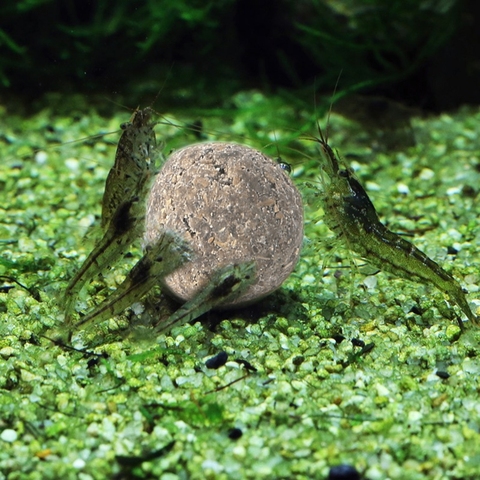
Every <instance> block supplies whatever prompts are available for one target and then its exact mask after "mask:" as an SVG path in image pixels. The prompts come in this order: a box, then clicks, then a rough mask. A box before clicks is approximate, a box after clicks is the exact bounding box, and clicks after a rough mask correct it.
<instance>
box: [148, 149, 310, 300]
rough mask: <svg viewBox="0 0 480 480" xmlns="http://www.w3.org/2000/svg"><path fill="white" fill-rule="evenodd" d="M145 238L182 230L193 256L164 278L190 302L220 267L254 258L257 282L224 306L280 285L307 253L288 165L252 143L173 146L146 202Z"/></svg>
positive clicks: (179, 296) (173, 291)
mask: <svg viewBox="0 0 480 480" xmlns="http://www.w3.org/2000/svg"><path fill="white" fill-rule="evenodd" d="M145 223H146V232H145V243H146V244H148V243H151V242H152V241H154V240H155V239H156V238H158V236H159V235H160V233H161V232H162V231H163V230H164V229H165V228H168V229H171V230H174V231H175V232H177V233H179V234H180V235H181V236H183V237H184V238H185V239H186V240H187V241H188V242H189V243H190V245H191V247H192V249H193V251H194V252H195V258H194V260H193V261H191V262H189V263H187V264H185V265H183V266H182V267H180V268H179V269H178V270H176V271H175V272H173V273H172V274H170V275H169V276H168V277H166V278H165V280H164V282H163V283H164V286H165V287H166V288H167V290H168V291H169V292H170V293H171V294H173V296H175V297H176V298H177V299H179V300H182V301H186V300H189V299H191V298H192V297H194V296H195V294H196V293H197V292H198V291H199V290H201V288H202V287H203V286H205V285H206V283H207V282H208V280H209V278H211V276H212V274H213V272H215V271H216V270H218V269H219V268H221V267H223V266H225V265H227V264H231V263H240V262H244V261H248V260H252V259H254V260H255V261H256V266H257V273H256V280H255V282H254V283H253V284H252V285H250V287H249V288H248V290H246V291H245V292H244V293H243V294H242V295H241V296H240V297H238V298H237V299H235V300H234V301H232V302H231V303H228V304H225V305H222V308H228V307H235V306H241V305H246V304H249V303H252V302H254V301H256V300H258V299H259V298H261V297H264V296H265V295H268V294H269V293H271V292H273V291H274V290H275V289H277V288H278V287H279V286H280V285H281V284H282V283H283V281H284V280H285V279H286V278H287V277H288V276H289V275H290V273H291V272H292V270H293V269H294V268H295V265H296V263H297V261H298V258H299V256H300V250H301V245H302V239H303V203H302V198H301V196H300V193H299V192H298V190H297V188H296V187H295V186H294V184H293V182H292V181H291V179H290V178H289V177H288V175H287V174H286V173H285V171H284V170H282V168H281V167H280V166H279V165H278V164H277V163H275V162H274V161H272V160H271V159H270V158H268V157H266V156H265V155H263V154H262V153H261V152H259V151H257V150H254V149H252V148H250V147H247V146H244V145H239V144H235V143H223V142H214V143H200V144H194V145H190V146H188V147H185V148H183V149H181V150H178V151H176V152H174V153H173V154H172V155H171V156H170V157H169V158H168V159H167V161H166V162H165V164H164V166H163V167H162V169H161V171H160V173H159V174H158V175H157V176H156V178H155V181H154V184H153V187H152V189H151V192H150V196H149V199H148V203H147V214H146V221H145Z"/></svg>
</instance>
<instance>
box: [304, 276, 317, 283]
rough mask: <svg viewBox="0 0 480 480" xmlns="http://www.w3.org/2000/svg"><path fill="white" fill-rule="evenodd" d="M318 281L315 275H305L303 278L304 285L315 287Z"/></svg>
mask: <svg viewBox="0 0 480 480" xmlns="http://www.w3.org/2000/svg"><path fill="white" fill-rule="evenodd" d="M316 281H317V280H316V278H315V277H314V276H313V275H310V274H309V273H307V274H306V275H304V276H303V278H302V283H303V284H304V285H305V284H309V285H313V284H314V283H315V282H316Z"/></svg>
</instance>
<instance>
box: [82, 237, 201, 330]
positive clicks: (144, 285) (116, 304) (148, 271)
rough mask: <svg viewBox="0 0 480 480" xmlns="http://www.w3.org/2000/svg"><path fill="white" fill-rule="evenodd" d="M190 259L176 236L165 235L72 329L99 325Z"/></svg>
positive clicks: (151, 246)
mask: <svg viewBox="0 0 480 480" xmlns="http://www.w3.org/2000/svg"><path fill="white" fill-rule="evenodd" d="M191 258H192V251H191V249H190V247H189V246H188V244H187V243H186V242H185V241H184V240H182V239H181V238H180V237H179V236H178V235H177V234H175V233H174V232H171V231H165V232H164V233H163V235H161V236H160V237H159V238H158V239H157V240H156V242H155V243H154V244H152V245H147V247H145V254H144V256H143V257H142V258H141V259H140V260H139V261H138V262H137V263H136V264H135V266H134V267H133V268H132V269H131V270H130V272H129V273H128V275H127V276H126V278H125V280H124V281H123V283H122V284H121V285H120V286H119V287H118V288H117V289H116V290H115V292H114V293H113V294H112V295H110V296H109V297H108V298H107V299H106V300H105V301H104V302H102V303H101V304H100V305H98V306H97V307H96V308H94V309H93V310H92V311H91V312H90V313H88V314H87V315H85V316H84V317H82V318H81V319H80V320H79V321H78V322H77V323H76V325H75V326H76V327H79V326H83V327H86V326H87V325H89V324H91V323H93V322H103V321H105V320H108V319H109V318H111V317H114V316H115V315H118V314H119V313H122V312H123V311H124V310H125V309H126V308H127V307H129V306H130V305H132V304H133V303H135V302H138V301H140V300H141V299H142V297H143V296H144V295H145V294H147V293H148V292H149V291H150V289H151V288H152V287H153V286H154V285H156V284H158V283H159V282H160V280H161V279H162V278H163V277H165V276H166V275H168V274H169V273H171V272H173V271H174V270H175V269H177V268H178V267H180V266H181V265H182V264H183V263H185V262H186V261H188V260H191Z"/></svg>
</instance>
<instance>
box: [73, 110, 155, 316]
mask: <svg viewBox="0 0 480 480" xmlns="http://www.w3.org/2000/svg"><path fill="white" fill-rule="evenodd" d="M150 117H151V109H150V108H146V109H144V110H137V111H135V112H134V114H133V116H132V118H131V121H130V122H129V123H124V124H122V126H121V128H122V129H123V133H122V135H121V137H120V140H119V142H118V147H117V151H116V155H115V164H114V165H113V167H112V169H111V170H110V172H109V174H108V177H107V181H106V184H105V193H104V196H103V202H102V227H103V228H104V229H105V233H104V235H103V238H102V239H101V240H100V241H99V242H97V244H96V245H95V248H94V249H93V250H92V252H91V253H90V255H89V256H88V257H87V259H86V260H85V262H84V263H83V265H82V266H81V267H80V269H79V270H78V272H77V273H76V274H75V276H74V277H73V278H72V280H71V281H70V283H69V285H68V286H67V288H66V290H65V322H66V323H67V325H68V324H70V323H71V315H72V312H73V307H74V303H75V300H76V299H77V297H78V294H79V293H80V291H81V290H82V288H83V286H84V285H85V284H86V283H87V282H88V281H90V280H91V279H92V278H94V277H95V276H96V275H98V274H99V273H101V272H102V271H104V270H105V269H106V268H108V267H109V266H111V265H112V264H114V263H115V262H117V261H118V259H119V258H120V257H121V256H122V255H123V254H124V253H125V251H126V250H127V249H128V247H130V245H132V243H133V242H134V241H135V240H136V239H138V238H140V237H141V236H142V234H143V229H144V218H145V211H146V207H145V203H146V199H147V195H148V192H149V191H150V187H151V184H152V182H153V179H154V176H155V174H156V170H155V169H156V167H155V158H154V157H153V155H154V154H155V153H156V149H155V146H156V140H155V133H154V131H153V127H154V124H149V123H148V122H149V120H150Z"/></svg>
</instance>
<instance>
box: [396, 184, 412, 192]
mask: <svg viewBox="0 0 480 480" xmlns="http://www.w3.org/2000/svg"><path fill="white" fill-rule="evenodd" d="M397 191H398V193H403V194H405V195H406V194H407V193H410V189H409V188H408V185H406V184H405V183H399V184H397Z"/></svg>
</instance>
